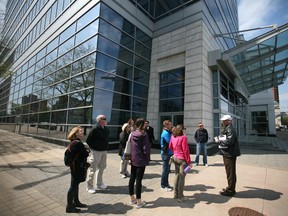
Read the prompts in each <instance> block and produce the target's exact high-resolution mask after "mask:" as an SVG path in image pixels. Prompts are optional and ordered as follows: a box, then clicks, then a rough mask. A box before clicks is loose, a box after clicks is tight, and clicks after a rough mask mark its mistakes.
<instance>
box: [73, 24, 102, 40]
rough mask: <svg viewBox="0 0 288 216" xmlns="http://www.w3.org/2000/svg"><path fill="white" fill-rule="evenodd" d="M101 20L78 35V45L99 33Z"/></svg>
mask: <svg viewBox="0 0 288 216" xmlns="http://www.w3.org/2000/svg"><path fill="white" fill-rule="evenodd" d="M98 25H99V20H96V21H94V22H92V23H91V24H89V25H88V26H87V27H85V28H84V29H82V30H81V31H80V32H78V33H77V34H76V45H77V44H79V43H81V42H82V41H84V40H86V39H88V38H90V37H92V36H93V35H96V34H97V33H98Z"/></svg>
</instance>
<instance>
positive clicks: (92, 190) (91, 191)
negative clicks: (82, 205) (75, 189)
mask: <svg viewBox="0 0 288 216" xmlns="http://www.w3.org/2000/svg"><path fill="white" fill-rule="evenodd" d="M88 193H90V194H95V193H96V190H94V189H89V190H88Z"/></svg>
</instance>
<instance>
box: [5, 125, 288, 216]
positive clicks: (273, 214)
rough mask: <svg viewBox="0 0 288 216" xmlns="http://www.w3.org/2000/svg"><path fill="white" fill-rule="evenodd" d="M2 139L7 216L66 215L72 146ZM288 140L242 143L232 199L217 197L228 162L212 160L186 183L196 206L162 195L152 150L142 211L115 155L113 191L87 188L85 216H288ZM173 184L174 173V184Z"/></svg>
mask: <svg viewBox="0 0 288 216" xmlns="http://www.w3.org/2000/svg"><path fill="white" fill-rule="evenodd" d="M0 137H1V139H0V209H1V213H0V215H2V216H6V215H7V216H13V215H21V216H24V215H29V216H34V215H37V216H38V215H66V213H65V205H66V193H67V190H68V188H69V184H70V174H69V169H68V168H67V167H65V166H64V164H63V153H64V150H65V147H63V146H59V145H55V144H51V143H48V142H44V141H41V140H37V139H34V138H30V137H26V136H22V135H19V134H15V133H12V132H7V131H4V130H0ZM287 140H288V132H287V137H284V138H283V137H282V139H280V138H276V137H258V136H254V137H244V138H243V139H241V149H242V156H241V157H239V158H238V159H237V177H238V182H237V188H236V190H237V194H236V196H235V197H232V198H231V197H223V196H221V195H219V193H218V192H219V191H220V190H221V189H222V188H223V187H225V186H226V184H227V183H226V177H225V171H224V166H223V162H222V157H221V156H219V155H215V156H210V157H208V163H209V164H210V166H209V167H204V166H197V167H194V168H193V169H192V171H190V173H189V174H188V175H187V176H186V182H185V191H184V193H185V196H187V197H188V198H189V200H188V201H186V202H184V203H181V204H180V203H178V202H177V201H176V200H174V199H173V198H172V197H173V192H165V191H163V190H162V189H160V176H161V164H162V163H161V160H160V155H159V151H158V150H153V153H152V162H151V164H150V165H149V166H148V167H147V168H146V172H145V175H144V180H143V192H142V199H143V200H145V201H147V203H148V204H147V206H146V207H144V208H142V209H136V208H135V207H133V206H131V205H129V201H130V200H129V196H128V186H127V185H128V180H129V179H128V178H127V179H121V178H120V176H119V173H118V170H119V156H118V155H117V151H109V153H108V168H107V169H106V170H105V173H104V181H105V184H106V185H108V189H106V190H101V191H100V190H99V191H97V193H96V194H88V193H87V192H86V188H85V183H81V184H80V200H81V202H83V203H86V204H88V208H83V210H82V211H81V213H80V214H79V215H137V216H139V215H149V216H152V215H153V216H154V215H156V216H158V215H159V216H162V215H165V216H169V215H173V216H176V215H197V216H199V215H201V216H203V215H209V216H210V215H215V216H218V215H219V216H220V215H221V216H223V215H224V216H225V215H231V216H232V215H233V216H234V215H238V216H244V215H245V216H247V215H248V216H249V215H267V216H282V215H283V216H284V215H287V212H288V187H287V179H288V155H287V152H286V150H285V149H286V148H287V145H288V141H287ZM261 143H262V147H261V146H260V147H259V145H261ZM191 159H192V160H193V159H194V155H191ZM200 160H202V157H200ZM173 177H174V175H173V169H172V173H171V174H170V176H169V181H170V184H171V185H173ZM252 213H254V214H252ZM67 215H68V214H67ZM70 215H73V214H70ZM74 215H76V214H74Z"/></svg>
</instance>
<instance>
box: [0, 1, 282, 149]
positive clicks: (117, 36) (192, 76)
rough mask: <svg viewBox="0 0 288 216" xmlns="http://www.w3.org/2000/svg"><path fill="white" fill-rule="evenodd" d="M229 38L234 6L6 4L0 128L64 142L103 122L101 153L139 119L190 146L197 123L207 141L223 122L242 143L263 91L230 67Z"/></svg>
mask: <svg viewBox="0 0 288 216" xmlns="http://www.w3.org/2000/svg"><path fill="white" fill-rule="evenodd" d="M237 31H238V14H237V1H236V0H227V1H221V0H213V1H210V0H186V1H176V0H166V1H162V0H157V1H151V0H150V1H149V0H146V1H137V0H121V1H120V0H90V1H80V0H37V1H36V0H25V1H16V0H11V1H10V0H9V1H7V5H6V16H5V22H4V27H3V33H2V39H1V47H0V48H1V50H0V65H1V67H0V74H1V78H0V128H3V129H7V130H12V131H15V132H20V133H24V134H29V135H34V136H39V137H50V138H53V139H66V136H67V131H69V130H70V129H71V127H73V126H75V125H81V126H83V127H84V128H85V131H86V133H88V132H89V131H90V129H91V128H92V127H93V126H94V124H95V118H96V116H97V115H99V114H105V115H106V116H107V119H108V124H109V129H110V143H117V142H118V135H119V133H120V129H121V125H122V124H123V123H125V122H127V121H128V119H130V118H139V117H143V118H145V119H147V120H149V121H150V125H151V126H153V127H154V130H155V136H156V137H157V138H159V136H160V133H161V130H162V122H163V120H165V119H170V120H171V121H172V123H173V124H174V125H176V124H179V123H182V124H184V125H185V127H186V128H187V135H188V140H189V142H194V140H193V134H194V131H195V130H196V127H197V125H198V122H202V123H203V124H204V125H205V127H206V128H207V130H208V132H209V134H210V137H211V138H212V137H213V136H214V135H218V134H219V133H220V131H221V122H220V118H221V116H222V115H224V114H230V115H232V116H233V120H234V125H235V127H236V128H237V131H238V133H239V135H240V136H241V135H245V134H247V133H248V134H249V133H250V132H251V130H252V124H251V122H252V118H251V113H250V111H249V97H250V93H256V92H258V91H261V90H265V89H268V88H270V89H271V87H272V86H269V85H266V86H265V87H261V88H257V89H255V88H254V87H253V90H250V91H249V85H246V83H245V77H244V78H243V77H241V76H240V75H241V72H239V71H241V64H237V63H235V62H233V60H235V59H236V57H235V56H238V58H237V59H238V60H239V55H240V54H239V53H237V52H236V53H235V51H234V50H233V49H235V47H237V46H236V45H237V40H236V39H235V38H237V37H238V34H237V33H233V32H237ZM225 34H228V36H229V37H222V36H219V35H225ZM217 35H218V36H217ZM245 45H246V44H245V43H244V45H243V46H244V47H245ZM251 46H252V45H251ZM240 51H243V50H240ZM240 51H239V52H240ZM229 55H230V58H229V61H228V60H227V59H225V56H229ZM249 56H254V54H253V53H252V54H251V51H250V54H249ZM231 59H232V60H231ZM241 59H242V60H243V59H244V60H245V57H243V55H242V56H241ZM231 62H232V63H231ZM238 63H239V62H238ZM231 65H232V66H231ZM237 66H239V67H240V68H237ZM231 67H232V69H231ZM286 67H287V65H286ZM285 69H286V68H285ZM263 70H264V69H263ZM249 72H250V71H249ZM239 74H240V75H239ZM284 77H285V76H284ZM282 78H283V76H282ZM256 79H257V78H256ZM249 81H250V80H249ZM281 82H282V80H280V79H279V81H278V83H279V84H281ZM247 83H248V81H247ZM272 84H273V85H275V83H272ZM267 116H269V115H268V114H267ZM273 122H275V117H274V119H273ZM268 131H269V130H268ZM272 133H273V132H272ZM210 141H212V140H210Z"/></svg>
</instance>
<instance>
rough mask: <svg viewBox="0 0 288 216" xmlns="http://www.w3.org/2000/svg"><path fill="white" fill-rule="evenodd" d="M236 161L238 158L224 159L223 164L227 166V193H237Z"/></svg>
mask: <svg viewBox="0 0 288 216" xmlns="http://www.w3.org/2000/svg"><path fill="white" fill-rule="evenodd" d="M236 159H237V157H223V162H224V166H225V171H226V176H227V182H228V187H227V188H226V190H227V191H230V192H233V193H234V192H235V187H236V181H237V176H236Z"/></svg>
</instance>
